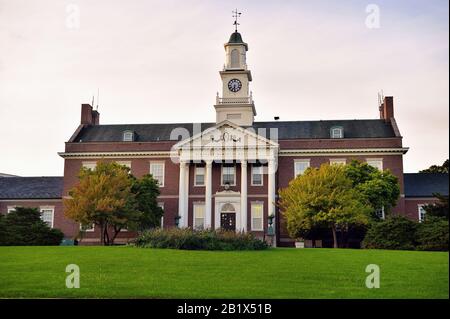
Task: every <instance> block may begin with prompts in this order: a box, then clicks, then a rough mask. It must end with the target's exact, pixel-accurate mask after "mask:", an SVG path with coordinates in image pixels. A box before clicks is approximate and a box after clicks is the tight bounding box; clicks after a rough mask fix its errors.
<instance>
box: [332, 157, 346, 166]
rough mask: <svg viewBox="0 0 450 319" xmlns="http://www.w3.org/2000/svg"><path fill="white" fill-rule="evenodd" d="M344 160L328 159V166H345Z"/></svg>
mask: <svg viewBox="0 0 450 319" xmlns="http://www.w3.org/2000/svg"><path fill="white" fill-rule="evenodd" d="M346 164H347V159H346V158H330V165H346Z"/></svg>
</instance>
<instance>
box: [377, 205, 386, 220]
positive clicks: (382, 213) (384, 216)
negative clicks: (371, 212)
mask: <svg viewBox="0 0 450 319" xmlns="http://www.w3.org/2000/svg"><path fill="white" fill-rule="evenodd" d="M377 216H378V209H377ZM378 217H380V216H378ZM380 218H381V219H386V214H385V212H384V206H383V207H381V217H380Z"/></svg>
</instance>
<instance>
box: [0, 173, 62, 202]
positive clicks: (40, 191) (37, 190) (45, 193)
mask: <svg viewBox="0 0 450 319" xmlns="http://www.w3.org/2000/svg"><path fill="white" fill-rule="evenodd" d="M62 191H63V178H62V177H60V176H44V177H0V199H52V198H61V197H62Z"/></svg>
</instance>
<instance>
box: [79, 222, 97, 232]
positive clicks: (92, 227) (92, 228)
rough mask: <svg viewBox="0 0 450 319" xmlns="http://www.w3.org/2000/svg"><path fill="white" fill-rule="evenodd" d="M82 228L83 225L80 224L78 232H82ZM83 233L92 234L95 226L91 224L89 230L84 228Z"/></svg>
mask: <svg viewBox="0 0 450 319" xmlns="http://www.w3.org/2000/svg"><path fill="white" fill-rule="evenodd" d="M82 227H83V225H82V224H81V223H80V230H83V229H82ZM84 231H85V232H87V233H92V232H94V231H95V224H94V223H92V225H91V228H86V229H84Z"/></svg>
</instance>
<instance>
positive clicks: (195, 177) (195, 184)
mask: <svg viewBox="0 0 450 319" xmlns="http://www.w3.org/2000/svg"><path fill="white" fill-rule="evenodd" d="M199 169H202V170H203V184H197V175H198V174H197V171H198V170H199ZM205 179H206V168H205V167H204V166H195V168H194V186H196V187H204V186H205Z"/></svg>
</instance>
